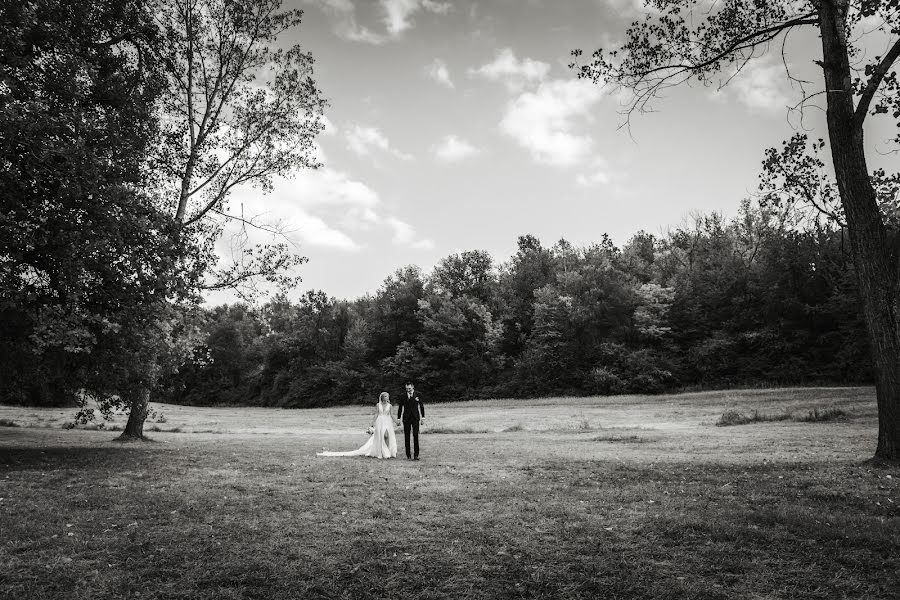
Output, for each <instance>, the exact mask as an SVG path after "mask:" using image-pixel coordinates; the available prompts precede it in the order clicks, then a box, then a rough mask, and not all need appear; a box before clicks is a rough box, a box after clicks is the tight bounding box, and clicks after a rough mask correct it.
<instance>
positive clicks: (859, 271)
mask: <svg viewBox="0 0 900 600" xmlns="http://www.w3.org/2000/svg"><path fill="white" fill-rule="evenodd" d="M848 9H849V1H848V0H821V2H820V3H819V15H820V22H819V27H820V31H821V34H822V49H823V59H824V60H823V64H822V67H823V70H824V72H825V85H826V89H827V98H828V108H827V122H828V135H829V138H830V145H831V155H832V161H833V163H834V171H835V176H836V178H837V183H838V189H839V190H840V194H841V203H842V204H843V207H844V212H845V214H846V217H847V233H848V235H849V238H850V249H851V254H852V256H853V263H854V267H855V270H856V276H857V280H858V282H859V292H860V297H861V300H862V309H863V314H864V316H865V320H866V327H867V329H868V332H869V341H870V343H871V347H872V357H873V359H874V362H875V373H876V393H877V397H878V446H877V448H876V450H875V459H876V460H885V461H900V319H898V316H900V303H898V299H900V295H898V287H897V264H896V260H895V259H894V258H893V256H892V255H891V253H890V251H889V249H888V241H887V232H886V230H885V227H884V223H883V221H882V218H881V212H880V211H879V209H878V204H877V202H876V197H875V190H874V189H873V187H872V182H871V179H870V177H869V169H868V167H867V165H866V155H865V149H864V145H863V130H862V125H861V124H856V123H854V118H853V117H854V106H853V89H852V83H851V71H850V64H849V54H848V52H847V39H846V30H847V29H846V18H847V12H848Z"/></svg>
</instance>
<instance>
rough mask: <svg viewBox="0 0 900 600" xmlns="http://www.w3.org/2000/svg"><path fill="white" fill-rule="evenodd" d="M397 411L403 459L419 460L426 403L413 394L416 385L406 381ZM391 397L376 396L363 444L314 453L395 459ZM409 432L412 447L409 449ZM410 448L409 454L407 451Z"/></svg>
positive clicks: (385, 393)
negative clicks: (420, 432)
mask: <svg viewBox="0 0 900 600" xmlns="http://www.w3.org/2000/svg"><path fill="white" fill-rule="evenodd" d="M398 404H399V405H400V408H399V409H398V410H397V424H398V425H399V424H400V423H403V439H404V442H405V444H406V446H405V448H406V459H407V460H419V424H420V423H421V422H422V421H423V420H424V419H425V405H424V404H423V403H422V399H421V398H420V397H419V395H418V394H416V391H415V386H413V384H412V383H411V382H407V384H406V391H405V393H404V394H403V395H402V397H401V399H400V401H399V403H398ZM391 408H392V407H391V398H390V394H388V393H387V392H381V394H380V395H379V396H378V404H376V405H375V409H376V412H375V421H374V422H373V423H372V426H371V427H370V428H369V432H370V433H371V434H372V435H371V436H370V437H369V439H368V440H367V441H366V443H365V444H363V445H362V447H360V448H357V449H356V450H349V451H347V452H328V451H325V452H318V453H316V456H374V457H375V458H395V457H396V456H397V436H396V435H394V419H392V418H391ZM410 434H412V448H410V443H409V442H410ZM410 450H412V453H410Z"/></svg>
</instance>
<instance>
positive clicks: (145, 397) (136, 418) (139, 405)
mask: <svg viewBox="0 0 900 600" xmlns="http://www.w3.org/2000/svg"><path fill="white" fill-rule="evenodd" d="M149 412H150V388H148V387H146V386H140V387H139V388H138V389H137V391H136V393H135V394H134V396H133V397H132V399H131V411H130V412H129V413H128V423H127V424H126V425H125V431H123V432H122V435H120V436H119V439H120V440H142V439H144V421H145V420H146V419H147V414H148V413H149Z"/></svg>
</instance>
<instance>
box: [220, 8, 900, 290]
mask: <svg viewBox="0 0 900 600" xmlns="http://www.w3.org/2000/svg"><path fill="white" fill-rule="evenodd" d="M285 7H290V8H302V9H303V10H304V17H303V23H302V26H301V27H300V29H299V31H293V32H291V33H290V34H289V36H288V37H289V39H287V40H285V42H286V43H299V44H301V46H302V47H303V48H304V49H305V50H307V51H309V52H311V53H312V55H313V56H314V58H315V60H316V63H315V75H314V78H315V80H316V82H317V84H318V86H319V87H320V89H321V90H322V92H323V95H324V96H325V97H326V98H327V99H328V102H329V105H328V107H327V109H326V111H325V119H326V130H325V131H324V132H323V133H322V134H320V136H319V137H318V138H317V145H318V155H319V158H320V159H321V161H322V162H323V167H321V168H320V169H317V170H315V171H312V170H307V171H303V172H299V173H297V174H295V175H294V176H293V177H291V178H283V179H278V180H276V182H275V187H274V189H273V191H272V192H271V193H269V194H265V195H264V194H262V193H260V192H259V191H258V190H256V189H252V188H246V189H240V190H237V191H236V192H235V193H234V194H233V197H232V199H231V201H230V206H231V209H232V211H233V212H236V210H240V209H236V207H242V209H243V210H244V212H245V214H259V215H263V216H264V217H265V218H268V219H271V220H278V221H280V222H282V223H283V224H284V225H285V227H286V229H287V230H288V231H289V233H288V235H289V237H290V239H291V240H292V242H293V243H294V244H296V247H297V248H298V251H299V253H300V254H302V255H304V256H306V257H307V258H308V259H309V261H308V263H306V264H304V265H303V266H302V267H301V269H300V274H301V276H302V278H303V282H302V283H301V284H300V285H299V286H298V287H297V288H296V289H294V290H293V291H292V292H291V294H289V297H291V298H293V299H296V298H297V297H299V296H300V295H301V294H303V293H305V292H306V291H307V290H311V289H316V290H323V291H325V292H326V293H327V294H328V295H330V296H334V297H337V298H347V299H352V298H356V297H359V296H362V295H365V294H373V293H375V292H376V291H377V289H378V288H379V286H380V285H381V284H382V282H383V281H384V279H385V278H386V277H387V276H388V275H390V274H391V273H392V272H393V271H395V270H396V269H398V268H400V267H403V266H405V265H409V264H415V265H418V266H420V267H421V268H422V269H423V270H424V272H426V273H428V272H429V271H430V270H431V269H432V268H433V266H434V265H435V264H436V263H437V262H438V261H439V260H440V259H441V258H442V257H445V256H447V255H450V254H453V253H457V252H461V251H465V250H475V249H479V250H487V251H488V252H490V253H491V254H492V255H493V256H494V258H495V260H496V261H497V262H498V263H502V262H504V261H506V260H508V259H509V257H510V256H511V255H512V254H514V253H515V250H516V240H517V238H518V236H520V235H524V234H532V235H535V236H537V237H538V238H540V239H541V240H542V242H543V243H544V244H545V245H546V246H550V245H552V244H553V243H555V242H556V241H558V240H559V239H561V238H565V239H567V240H568V241H569V242H571V243H573V244H574V245H576V246H582V245H588V244H590V243H592V242H597V241H599V240H600V239H601V237H602V236H603V234H604V233H606V234H608V235H609V236H610V237H611V238H612V240H613V242H614V243H616V244H617V245H619V246H621V245H622V244H624V243H625V242H627V241H628V239H629V238H630V237H631V236H632V235H633V234H635V233H636V232H638V231H639V230H644V231H648V232H650V233H654V234H659V233H662V232H664V231H665V230H666V229H668V228H670V227H673V226H678V225H679V224H681V223H682V222H684V220H685V219H686V218H687V217H688V216H689V215H690V214H691V213H696V212H698V211H699V212H709V211H720V212H723V213H724V214H725V215H726V216H733V215H734V214H735V213H736V211H737V208H738V206H739V203H740V201H741V199H743V198H746V197H748V196H749V195H751V194H752V193H753V192H754V190H755V189H756V185H757V177H758V174H759V171H760V165H761V162H762V160H763V157H764V151H765V149H766V148H768V147H772V146H778V145H780V143H781V141H782V140H786V139H788V138H790V137H791V135H792V134H793V133H795V132H796V131H799V130H801V129H803V128H812V131H811V135H812V136H813V137H819V136H824V131H825V130H824V129H823V128H822V122H823V120H824V115H823V114H822V113H821V112H820V111H815V110H813V111H807V113H805V114H804V118H803V121H802V122H801V121H800V118H799V115H798V114H797V113H796V111H795V112H789V111H788V110H787V107H788V106H790V105H793V104H795V103H796V102H797V101H798V99H799V95H798V90H797V89H792V87H791V85H790V84H789V81H788V79H787V78H786V77H785V71H784V69H785V67H784V64H782V57H781V52H780V45H779V46H778V48H776V49H775V51H773V52H770V53H769V54H768V55H766V56H763V57H761V58H759V59H757V60H755V61H753V62H752V63H750V65H749V66H748V67H747V68H745V69H744V70H742V71H741V72H740V73H738V74H737V75H736V76H735V77H734V78H733V79H731V80H730V82H729V83H728V85H727V86H725V87H723V88H721V89H718V86H709V87H704V86H700V85H693V86H690V87H688V86H682V87H679V88H675V89H671V90H669V91H668V92H667V93H666V94H665V97H664V98H663V99H660V100H658V101H657V102H656V103H655V104H654V109H655V111H654V112H652V113H646V114H639V115H633V116H632V118H631V119H630V127H622V125H623V123H624V115H623V112H622V108H623V104H622V102H623V96H622V94H621V92H618V91H616V90H615V89H613V88H611V87H609V86H606V87H603V86H597V85H594V84H591V83H589V82H586V81H579V80H578V79H577V78H576V77H575V73H574V72H573V71H572V70H571V69H570V68H568V64H569V63H570V62H571V56H570V52H571V50H573V49H576V48H581V49H583V50H584V51H585V54H586V55H589V54H590V53H591V52H592V51H593V50H594V49H596V48H598V47H601V46H603V47H610V46H611V45H614V44H616V43H617V42H618V41H621V40H622V38H623V33H624V31H625V28H626V27H627V25H628V24H629V23H630V22H631V21H633V20H635V19H638V18H641V16H642V14H643V13H644V12H645V11H646V9H645V8H644V7H643V3H642V1H641V0H577V1H575V0H573V1H568V0H553V1H550V0H545V1H540V0H493V1H488V0H480V1H477V0H458V1H456V0H454V1H440V0H286V2H285ZM817 44H819V42H818V39H817V38H815V37H814V36H813V35H807V36H805V37H804V36H803V35H795V34H792V37H791V38H790V39H789V40H788V45H787V47H786V50H787V54H786V55H787V56H789V59H788V64H789V67H790V68H791V69H792V72H794V73H795V74H796V73H799V74H801V75H803V74H808V75H809V78H810V79H812V80H814V81H818V79H817V78H821V74H820V73H821V72H820V71H816V70H815V67H814V65H813V63H812V58H814V54H815V52H814V51H815V50H816V47H817ZM728 75H729V76H730V75H731V74H730V73H729V74H728ZM879 134H880V132H879V131H875V132H872V131H867V136H868V143H869V145H870V147H871V148H872V149H873V150H875V151H874V152H871V153H870V154H872V155H875V156H876V160H887V159H884V158H883V157H882V158H881V159H878V157H879V156H881V155H879V152H883V149H884V148H883V147H882V146H881V144H882V138H884V139H886V138H887V137H888V135H887V132H886V131H885V134H884V135H879ZM233 300H234V298H233V297H232V296H230V295H229V294H227V293H217V294H216V295H213V296H210V297H209V298H208V302H209V303H219V302H231V301H233Z"/></svg>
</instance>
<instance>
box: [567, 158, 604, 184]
mask: <svg viewBox="0 0 900 600" xmlns="http://www.w3.org/2000/svg"><path fill="white" fill-rule="evenodd" d="M610 180H611V176H610V172H609V165H607V163H606V161H605V160H603V159H602V158H600V157H597V158H595V159H594V162H593V164H592V165H591V171H590V172H589V173H587V174H584V173H579V174H578V175H577V176H576V177H575V183H576V184H577V185H578V186H579V187H594V186H598V185H605V184H607V183H609V182H610Z"/></svg>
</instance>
